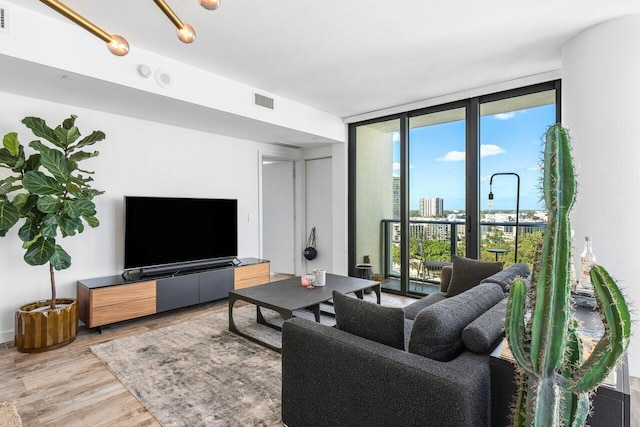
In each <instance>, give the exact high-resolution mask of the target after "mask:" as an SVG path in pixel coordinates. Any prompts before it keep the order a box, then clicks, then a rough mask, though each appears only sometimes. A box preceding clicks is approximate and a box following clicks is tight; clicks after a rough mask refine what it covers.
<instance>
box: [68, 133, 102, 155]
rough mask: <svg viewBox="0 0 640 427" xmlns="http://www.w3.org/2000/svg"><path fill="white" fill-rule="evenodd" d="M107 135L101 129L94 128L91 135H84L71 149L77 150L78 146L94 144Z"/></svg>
mask: <svg viewBox="0 0 640 427" xmlns="http://www.w3.org/2000/svg"><path fill="white" fill-rule="evenodd" d="M105 137H106V135H105V134H104V132H102V131H101V130H94V131H93V132H92V133H91V135H89V136H86V137H84V138H83V139H81V140H80V142H78V143H77V144H76V145H74V146H72V147H71V151H75V150H77V149H78V148H82V147H85V146H87V145H93V144H95V143H96V142H98V141H102V140H103V139H104V138H105Z"/></svg>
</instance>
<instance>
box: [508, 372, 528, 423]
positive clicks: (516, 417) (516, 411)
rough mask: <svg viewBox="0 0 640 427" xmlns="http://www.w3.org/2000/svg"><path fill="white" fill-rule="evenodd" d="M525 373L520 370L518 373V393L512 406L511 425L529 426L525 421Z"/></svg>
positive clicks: (526, 388)
mask: <svg viewBox="0 0 640 427" xmlns="http://www.w3.org/2000/svg"><path fill="white" fill-rule="evenodd" d="M527 391H528V387H527V373H526V372H525V371H520V373H519V374H518V393H517V394H516V401H515V404H514V407H513V419H512V420H511V421H512V425H513V427H529V425H530V423H528V422H527Z"/></svg>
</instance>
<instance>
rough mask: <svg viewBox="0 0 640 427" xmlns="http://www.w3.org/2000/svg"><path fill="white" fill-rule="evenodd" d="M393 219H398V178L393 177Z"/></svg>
mask: <svg viewBox="0 0 640 427" xmlns="http://www.w3.org/2000/svg"><path fill="white" fill-rule="evenodd" d="M393 218H394V219H398V218H400V177H399V176H394V177H393Z"/></svg>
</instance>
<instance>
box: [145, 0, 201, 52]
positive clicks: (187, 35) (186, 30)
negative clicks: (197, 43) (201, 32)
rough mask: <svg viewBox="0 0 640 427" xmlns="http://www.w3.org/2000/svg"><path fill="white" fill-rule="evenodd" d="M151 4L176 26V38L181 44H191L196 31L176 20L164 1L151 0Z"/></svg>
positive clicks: (176, 17) (176, 16)
mask: <svg viewBox="0 0 640 427" xmlns="http://www.w3.org/2000/svg"><path fill="white" fill-rule="evenodd" d="M153 2H154V3H155V4H156V5H157V6H158V7H159V8H160V10H161V11H162V12H163V13H164V14H165V15H167V18H169V20H170V21H171V22H173V25H175V26H176V33H177V34H178V38H179V39H180V41H181V42H183V43H191V42H193V41H194V40H195V39H196V31H195V30H194V29H193V27H192V26H191V25H189V24H185V23H184V22H182V21H181V20H180V18H178V15H176V14H175V13H174V12H173V10H172V9H171V8H170V7H169V5H168V4H167V2H165V1H164V0H153Z"/></svg>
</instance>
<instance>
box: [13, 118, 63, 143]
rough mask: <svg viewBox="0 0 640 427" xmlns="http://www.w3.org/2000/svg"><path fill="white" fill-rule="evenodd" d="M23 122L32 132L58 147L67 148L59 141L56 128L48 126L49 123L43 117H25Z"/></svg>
mask: <svg viewBox="0 0 640 427" xmlns="http://www.w3.org/2000/svg"><path fill="white" fill-rule="evenodd" d="M22 123H23V124H24V125H25V126H26V127H28V128H29V129H31V132H33V134H34V135H35V136H38V137H40V138H44V139H46V140H47V141H49V142H50V143H52V144H53V145H55V146H57V147H60V148H66V147H64V146H63V145H61V144H60V141H58V138H57V137H56V133H55V132H54V130H53V129H51V128H50V127H49V126H47V123H46V122H45V121H44V120H42V119H41V118H39V117H25V118H24V119H22Z"/></svg>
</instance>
